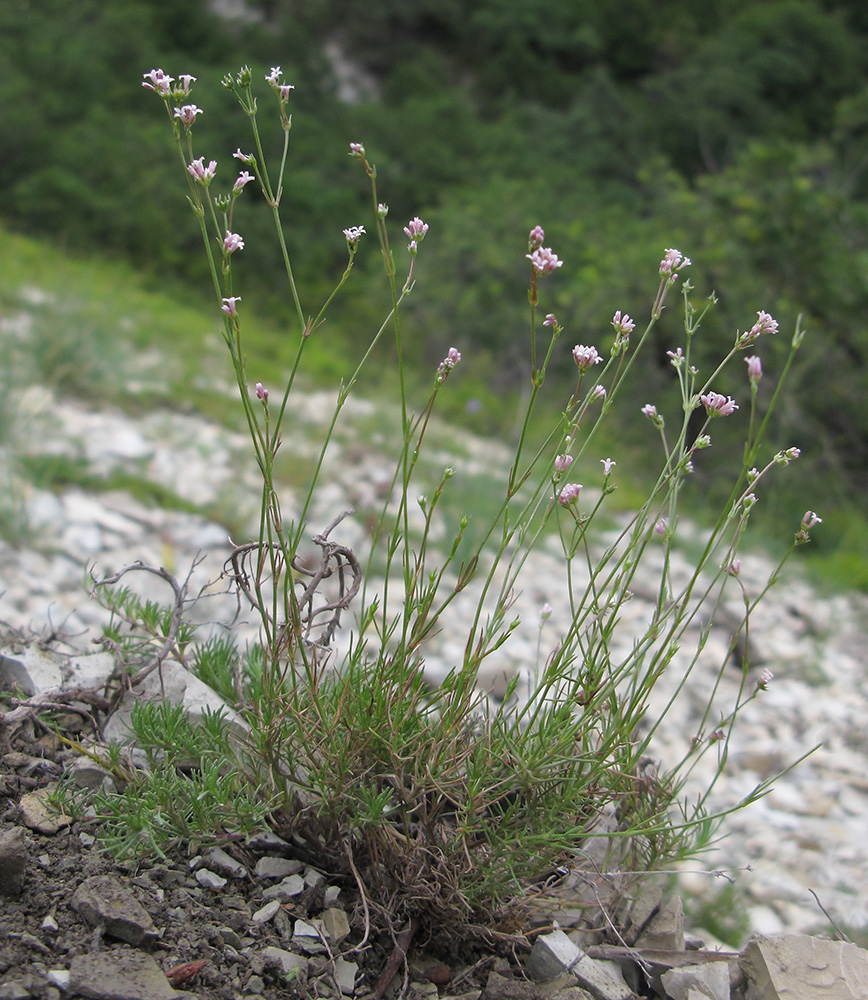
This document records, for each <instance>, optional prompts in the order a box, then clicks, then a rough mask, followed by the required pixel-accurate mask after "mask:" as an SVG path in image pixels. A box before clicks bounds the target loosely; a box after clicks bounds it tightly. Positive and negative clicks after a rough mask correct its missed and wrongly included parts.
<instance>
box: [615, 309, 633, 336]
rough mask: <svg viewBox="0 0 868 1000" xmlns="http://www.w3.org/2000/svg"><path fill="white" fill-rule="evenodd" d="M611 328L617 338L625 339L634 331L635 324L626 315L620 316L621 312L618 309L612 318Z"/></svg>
mask: <svg viewBox="0 0 868 1000" xmlns="http://www.w3.org/2000/svg"><path fill="white" fill-rule="evenodd" d="M612 326H613V327H614V328H615V333H616V334H618V336H619V337H624V338H627V337H629V336H630V334H631V333H632V332H633V331H634V330H635V329H636V323H635V321H634V320H632V319H631V318H630V317H629V316H628V315H627V313H624V314H623V315H622V314H621V310H620V309H618V310H617V311H616V313H615V315H614V316H613V317H612Z"/></svg>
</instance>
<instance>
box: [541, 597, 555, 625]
mask: <svg viewBox="0 0 868 1000" xmlns="http://www.w3.org/2000/svg"><path fill="white" fill-rule="evenodd" d="M539 616H540V621H541V622H547V621H548V620H549V618H551V616H552V606H551V604H549V603H548V601H546V603H545V604H544V605H543V606H542V610H541V611H540V613H539Z"/></svg>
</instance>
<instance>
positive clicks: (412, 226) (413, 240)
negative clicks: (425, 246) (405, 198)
mask: <svg viewBox="0 0 868 1000" xmlns="http://www.w3.org/2000/svg"><path fill="white" fill-rule="evenodd" d="M386 211H388V209H386ZM427 232H428V223H427V222H423V221H422V220H421V219H420V218H419V216H418V215H417V216H416V218H415V219H411V220H410V221H409V222H408V223H407V225H406V226H404V233H405V234H406V236H407V238H408V239H409V240H410V244H409V246H408V247H407V249H408V250H409V251H410V253H412V254H415V253H416V251H417V250H418V249H419V244H420V243H421V242H422V240H423V239H424V238H425V233H427Z"/></svg>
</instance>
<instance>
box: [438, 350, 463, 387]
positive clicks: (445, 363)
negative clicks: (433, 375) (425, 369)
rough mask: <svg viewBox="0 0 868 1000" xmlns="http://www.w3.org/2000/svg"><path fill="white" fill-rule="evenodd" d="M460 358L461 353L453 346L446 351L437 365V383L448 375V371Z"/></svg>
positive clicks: (443, 380)
mask: <svg viewBox="0 0 868 1000" xmlns="http://www.w3.org/2000/svg"><path fill="white" fill-rule="evenodd" d="M460 360H461V354H460V352H459V351H457V350H456V349H455V348H454V347H450V348H449V350H448V351H447V352H446V357H445V358H444V359H443V360H442V361H441V362H440V364H439V365H438V366H437V384H438V385H440V384H441V383H442V382H445V381H446V379H447V378H448V377H449V373H450V372H451V371H452V369H453V368H454V367H455V366H456V365H457V364H458V362H459V361H460Z"/></svg>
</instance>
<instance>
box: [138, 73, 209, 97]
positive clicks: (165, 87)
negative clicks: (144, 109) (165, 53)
mask: <svg viewBox="0 0 868 1000" xmlns="http://www.w3.org/2000/svg"><path fill="white" fill-rule="evenodd" d="M142 76H143V78H144V79H143V80H142V86H143V87H146V88H147V89H148V90H153V91H154V93H155V94H159V95H160V97H162V98H163V99H164V100H169V98H174V99H175V100H176V101H180V100H181V99H182V98H184V97H186V96H187V95H188V94H189V93H190V87H191V86H192V85H193V83H195V82H196V77H195V76H190V74H189V73H182V74H181V75H180V76H179V77H178V85H177V86H176V87H173V86H172V84H173V83H174V82H175V78H174V77H173V76H169V75H168V74H167V73H164V72H163V71H162V70H161V69H152V70H149V71H148V72H147V73H143V74H142Z"/></svg>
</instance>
